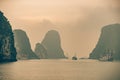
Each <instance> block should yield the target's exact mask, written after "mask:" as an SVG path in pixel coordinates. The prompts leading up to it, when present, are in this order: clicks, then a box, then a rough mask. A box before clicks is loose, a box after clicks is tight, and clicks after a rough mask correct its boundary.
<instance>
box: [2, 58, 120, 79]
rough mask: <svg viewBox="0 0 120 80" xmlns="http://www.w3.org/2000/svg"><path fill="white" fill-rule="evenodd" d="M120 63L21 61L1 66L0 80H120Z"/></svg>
mask: <svg viewBox="0 0 120 80" xmlns="http://www.w3.org/2000/svg"><path fill="white" fill-rule="evenodd" d="M119 64H120V63H119V62H100V61H97V60H88V59H86V60H76V61H75V60H69V59H68V60H67V59H58V60H55V59H54V60H52V59H51V60H48V59H46V60H44V59H43V60H42V59H41V60H21V61H17V62H12V63H1V64H0V80H120V78H119V74H118V72H119V69H118V65H119Z"/></svg>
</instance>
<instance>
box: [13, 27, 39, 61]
mask: <svg viewBox="0 0 120 80" xmlns="http://www.w3.org/2000/svg"><path fill="white" fill-rule="evenodd" d="M14 34H15V47H16V50H17V53H18V54H17V58H18V59H38V57H37V56H36V55H35V53H34V52H33V51H32V49H31V45H30V41H29V38H28V36H27V34H26V32H25V31H23V30H20V29H16V30H14Z"/></svg>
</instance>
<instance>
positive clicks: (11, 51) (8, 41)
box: [0, 11, 17, 62]
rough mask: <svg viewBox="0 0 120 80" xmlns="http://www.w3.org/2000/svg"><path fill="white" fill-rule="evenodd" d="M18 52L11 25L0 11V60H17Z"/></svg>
mask: <svg viewBox="0 0 120 80" xmlns="http://www.w3.org/2000/svg"><path fill="white" fill-rule="evenodd" d="M16 54H17V53H16V49H15V47H14V36H13V32H12V29H11V25H10V23H9V21H8V20H7V19H6V17H5V16H4V15H3V13H2V12H1V11H0V62H11V61H16Z"/></svg>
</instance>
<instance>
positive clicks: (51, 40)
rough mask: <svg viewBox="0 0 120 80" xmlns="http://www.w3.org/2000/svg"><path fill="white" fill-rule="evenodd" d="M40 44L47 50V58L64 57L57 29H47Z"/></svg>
mask: <svg viewBox="0 0 120 80" xmlns="http://www.w3.org/2000/svg"><path fill="white" fill-rule="evenodd" d="M41 44H42V45H43V46H44V47H45V49H46V50H47V58H49V59H58V58H65V56H64V52H63V50H62V48H61V41H60V35H59V33H58V32H57V31H55V30H51V31H48V33H47V34H46V35H45V38H44V39H43V41H42V43H41Z"/></svg>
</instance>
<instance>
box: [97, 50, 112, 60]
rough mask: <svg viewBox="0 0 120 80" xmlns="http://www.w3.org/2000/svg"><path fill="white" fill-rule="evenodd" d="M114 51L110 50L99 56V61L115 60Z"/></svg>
mask: <svg viewBox="0 0 120 80" xmlns="http://www.w3.org/2000/svg"><path fill="white" fill-rule="evenodd" d="M113 60H114V59H113V51H110V50H108V51H107V52H105V54H104V55H102V56H101V57H100V58H99V61H113Z"/></svg>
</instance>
